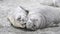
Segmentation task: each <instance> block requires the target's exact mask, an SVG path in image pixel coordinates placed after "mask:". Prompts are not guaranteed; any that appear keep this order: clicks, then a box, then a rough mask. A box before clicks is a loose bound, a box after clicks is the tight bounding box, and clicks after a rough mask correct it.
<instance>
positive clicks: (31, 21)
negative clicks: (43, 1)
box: [26, 5, 60, 30]
mask: <svg viewBox="0 0 60 34" xmlns="http://www.w3.org/2000/svg"><path fill="white" fill-rule="evenodd" d="M43 7H44V8H43ZM59 15H60V8H54V7H50V6H43V5H40V7H38V8H35V9H33V10H30V12H29V14H28V21H27V22H26V28H27V29H30V30H37V29H39V28H45V27H51V26H57V24H58V23H60V16H59Z"/></svg>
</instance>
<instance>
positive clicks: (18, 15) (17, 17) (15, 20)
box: [7, 6, 28, 28]
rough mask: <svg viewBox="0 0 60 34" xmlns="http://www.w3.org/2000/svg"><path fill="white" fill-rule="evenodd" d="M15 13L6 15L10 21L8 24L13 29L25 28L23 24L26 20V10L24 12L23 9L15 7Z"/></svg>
mask: <svg viewBox="0 0 60 34" xmlns="http://www.w3.org/2000/svg"><path fill="white" fill-rule="evenodd" d="M14 10H15V11H14V12H13V13H10V14H8V16H7V18H8V20H9V21H10V23H11V24H12V25H13V26H14V27H21V28H24V27H25V25H24V24H25V22H26V20H27V14H28V12H27V10H25V9H24V8H23V7H21V6H20V7H17V8H16V9H14Z"/></svg>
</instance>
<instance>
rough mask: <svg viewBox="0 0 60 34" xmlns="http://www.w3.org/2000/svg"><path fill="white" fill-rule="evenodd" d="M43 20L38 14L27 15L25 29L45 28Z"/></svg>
mask: <svg viewBox="0 0 60 34" xmlns="http://www.w3.org/2000/svg"><path fill="white" fill-rule="evenodd" d="M44 19H45V18H44V17H43V15H41V14H40V13H32V14H30V15H28V21H27V23H26V29H30V30H37V29H39V28H43V27H45V20H44Z"/></svg>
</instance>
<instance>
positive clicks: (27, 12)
mask: <svg viewBox="0 0 60 34" xmlns="http://www.w3.org/2000/svg"><path fill="white" fill-rule="evenodd" d="M20 8H21V9H23V10H24V11H25V12H26V15H28V14H29V11H28V10H26V9H24V8H23V7H22V6H20Z"/></svg>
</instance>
